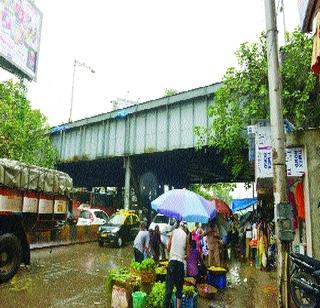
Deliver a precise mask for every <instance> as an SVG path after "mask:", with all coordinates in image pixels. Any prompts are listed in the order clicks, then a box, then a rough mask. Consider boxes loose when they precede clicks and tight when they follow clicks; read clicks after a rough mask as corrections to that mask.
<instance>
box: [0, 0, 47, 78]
mask: <svg viewBox="0 0 320 308" xmlns="http://www.w3.org/2000/svg"><path fill="white" fill-rule="evenodd" d="M0 21H1V24H0V56H2V57H3V58H5V59H6V60H7V61H9V62H10V63H11V64H12V65H14V66H15V67H16V68H18V69H19V70H20V71H22V72H23V73H24V74H26V75H27V76H29V78H30V79H36V73H37V62H38V56H39V48H40V36H41V22H42V13H41V12H40V11H39V10H38V8H37V7H36V6H35V5H34V4H33V3H32V2H30V1H28V0H0Z"/></svg>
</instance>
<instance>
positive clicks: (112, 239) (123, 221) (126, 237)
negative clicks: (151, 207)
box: [98, 210, 140, 247]
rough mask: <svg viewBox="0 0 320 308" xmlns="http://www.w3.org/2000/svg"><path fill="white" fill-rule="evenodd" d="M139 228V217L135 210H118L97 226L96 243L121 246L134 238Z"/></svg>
mask: <svg viewBox="0 0 320 308" xmlns="http://www.w3.org/2000/svg"><path fill="white" fill-rule="evenodd" d="M139 229H140V219H139V216H138V215H137V214H136V212H135V211H130V210H118V211H117V212H116V213H114V214H113V215H112V216H111V217H110V219H109V221H108V222H107V223H106V224H104V225H101V226H99V229H98V243H99V246H101V247H102V246H103V245H104V244H105V243H107V244H112V245H115V246H117V247H121V246H122V245H123V244H124V243H125V242H129V241H132V240H134V238H135V237H136V235H137V234H138V232H139Z"/></svg>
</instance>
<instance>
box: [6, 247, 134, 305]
mask: <svg viewBox="0 0 320 308" xmlns="http://www.w3.org/2000/svg"><path fill="white" fill-rule="evenodd" d="M131 258H132V248H131V246H130V245H128V246H126V247H124V248H122V249H117V248H108V247H103V248H100V247H98V244H97V243H89V244H82V245H72V246H65V247H58V248H52V249H42V250H36V251H32V253H31V265H30V267H29V268H21V269H20V271H19V272H18V274H17V275H16V276H15V277H14V278H13V279H12V280H11V281H10V282H9V283H5V284H2V285H0V307H10V308H11V307H79V306H80V307H81V306H82V307H108V305H107V302H108V297H109V296H108V294H105V291H104V277H105V276H106V273H107V271H108V270H110V269H111V268H113V267H118V266H122V265H123V266H127V265H129V264H130V262H131Z"/></svg>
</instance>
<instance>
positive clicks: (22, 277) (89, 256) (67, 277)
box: [0, 243, 276, 308]
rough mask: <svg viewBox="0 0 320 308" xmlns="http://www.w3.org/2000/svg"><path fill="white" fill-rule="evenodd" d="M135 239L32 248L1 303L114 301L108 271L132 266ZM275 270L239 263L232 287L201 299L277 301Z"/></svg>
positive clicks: (2, 291) (1, 288)
mask: <svg viewBox="0 0 320 308" xmlns="http://www.w3.org/2000/svg"><path fill="white" fill-rule="evenodd" d="M131 259H132V248H131V245H127V246H126V247H124V248H121V249H117V248H110V247H103V248H100V247H98V245H97V243H89V244H82V245H73V246H66V247H58V248H52V249H42V250H35V251H32V254H31V262H32V263H31V265H30V266H29V267H28V268H21V270H20V271H19V272H18V274H17V275H16V276H15V277H14V278H13V279H12V280H11V281H10V282H8V283H5V284H2V285H0V306H1V307H10V308H11V307H110V296H111V295H110V294H107V293H106V292H105V289H104V278H105V276H106V273H107V272H108V271H109V270H110V269H111V268H114V267H118V266H128V265H129V264H130V262H131ZM275 277H276V275H275V273H265V272H260V271H258V270H256V269H255V268H254V267H250V266H246V265H242V266H240V263H233V265H232V266H231V267H230V271H229V273H228V284H229V286H228V288H226V289H225V290H223V291H221V292H219V293H218V294H217V295H216V298H215V300H214V301H205V300H203V299H201V301H200V303H199V308H205V307H209V306H210V304H213V305H214V306H213V307H217V308H218V307H230V308H231V307H232V308H238V307H239V308H242V307H245V308H251V307H268V308H269V307H276V289H275V286H276V281H275Z"/></svg>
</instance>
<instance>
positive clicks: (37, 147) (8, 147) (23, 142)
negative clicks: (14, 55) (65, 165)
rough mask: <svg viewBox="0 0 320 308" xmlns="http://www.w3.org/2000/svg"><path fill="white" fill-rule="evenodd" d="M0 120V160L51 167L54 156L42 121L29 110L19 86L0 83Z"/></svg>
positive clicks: (11, 83)
mask: <svg viewBox="0 0 320 308" xmlns="http://www.w3.org/2000/svg"><path fill="white" fill-rule="evenodd" d="M0 118H1V121H0V157H3V158H9V159H15V160H19V161H22V162H25V163H30V164H35V165H38V166H42V167H53V166H54V164H55V162H56V159H57V154H56V151H55V150H54V148H53V146H52V145H51V142H50V139H49V135H48V132H49V126H48V124H47V122H46V118H45V116H44V115H43V114H41V112H40V111H39V110H34V109H32V108H31V105H30V102H29V101H28V100H27V99H26V96H25V94H24V89H23V86H22V85H21V84H19V83H13V82H12V81H5V82H3V83H0Z"/></svg>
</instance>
